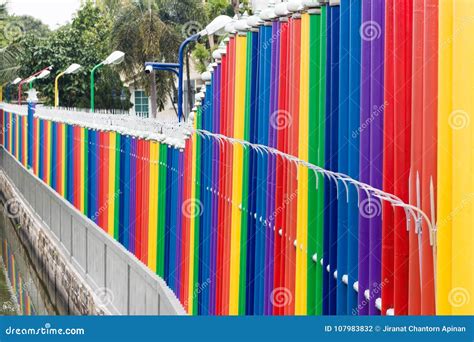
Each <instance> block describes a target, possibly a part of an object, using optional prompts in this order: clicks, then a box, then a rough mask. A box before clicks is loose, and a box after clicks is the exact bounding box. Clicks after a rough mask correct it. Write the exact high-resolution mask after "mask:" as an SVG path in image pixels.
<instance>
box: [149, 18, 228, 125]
mask: <svg viewBox="0 0 474 342" xmlns="http://www.w3.org/2000/svg"><path fill="white" fill-rule="evenodd" d="M232 21H233V19H232V18H230V17H228V16H226V15H220V16H218V17H217V18H215V19H214V20H213V21H211V22H210V23H209V24H208V25H207V26H206V28H205V29H204V30H202V31H201V32H199V33H196V34H195V35H192V36H191V37H189V38H187V39H186V40H185V41H184V42H182V43H181V46H180V47H179V53H178V63H156V62H146V63H145V72H146V73H148V74H149V73H151V72H152V71H153V70H161V71H170V72H173V73H175V74H176V75H177V76H178V120H179V121H181V118H182V117H183V65H184V50H185V48H186V46H187V45H188V44H189V43H191V42H195V41H198V40H199V38H201V37H203V36H206V35H212V34H221V33H222V31H223V29H224V27H225V26H226V25H227V24H229V23H231V22H232Z"/></svg>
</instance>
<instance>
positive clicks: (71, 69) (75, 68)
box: [64, 63, 82, 74]
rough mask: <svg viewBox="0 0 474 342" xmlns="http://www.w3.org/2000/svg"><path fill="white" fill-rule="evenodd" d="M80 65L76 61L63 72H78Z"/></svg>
mask: <svg viewBox="0 0 474 342" xmlns="http://www.w3.org/2000/svg"><path fill="white" fill-rule="evenodd" d="M81 68H82V67H81V66H80V65H79V64H77V63H74V64H71V65H70V66H69V68H67V69H66V70H65V71H64V73H65V74H75V73H76V72H78V71H79V70H80V69H81Z"/></svg>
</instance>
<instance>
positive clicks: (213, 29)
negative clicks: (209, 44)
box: [200, 15, 234, 36]
mask: <svg viewBox="0 0 474 342" xmlns="http://www.w3.org/2000/svg"><path fill="white" fill-rule="evenodd" d="M233 21H234V19H232V18H231V17H229V16H227V15H219V16H218V17H216V18H215V19H214V20H213V21H211V22H210V23H209V24H208V25H207V26H206V28H205V29H204V30H203V31H201V32H200V34H201V36H204V35H212V34H216V35H221V34H224V33H225V27H226V25H227V24H230V23H231V22H233Z"/></svg>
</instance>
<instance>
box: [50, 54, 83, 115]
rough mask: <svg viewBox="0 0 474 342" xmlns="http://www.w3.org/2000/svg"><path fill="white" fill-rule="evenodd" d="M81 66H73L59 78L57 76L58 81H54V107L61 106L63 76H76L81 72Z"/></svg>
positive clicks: (60, 74)
mask: <svg viewBox="0 0 474 342" xmlns="http://www.w3.org/2000/svg"><path fill="white" fill-rule="evenodd" d="M81 68H82V67H81V66H80V65H79V64H76V63H74V64H71V65H70V66H69V68H67V69H66V70H64V71H63V72H60V73H59V74H58V76H56V79H55V80H54V106H55V107H58V106H59V86H58V84H59V78H60V77H62V76H63V75H70V74H76V73H77V72H78V71H79V70H81Z"/></svg>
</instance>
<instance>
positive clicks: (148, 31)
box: [112, 0, 179, 117]
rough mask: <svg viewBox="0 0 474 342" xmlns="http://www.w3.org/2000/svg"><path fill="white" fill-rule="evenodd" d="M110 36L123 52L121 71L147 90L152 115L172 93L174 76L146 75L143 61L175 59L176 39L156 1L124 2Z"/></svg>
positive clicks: (161, 107) (133, 82) (153, 115)
mask: <svg viewBox="0 0 474 342" xmlns="http://www.w3.org/2000/svg"><path fill="white" fill-rule="evenodd" d="M112 37H113V44H114V47H115V48H116V49H119V50H122V51H124V52H125V61H124V63H123V64H121V65H120V70H121V71H122V73H123V75H124V76H125V77H126V79H127V82H128V83H131V84H133V85H135V86H136V87H137V86H139V87H144V88H145V89H149V91H148V92H149V95H150V97H151V104H152V106H151V117H155V115H156V112H157V109H160V110H161V109H163V108H164V105H165V103H166V98H167V97H168V96H169V95H170V94H172V89H173V78H172V75H169V74H162V73H160V74H159V77H158V79H157V78H156V75H155V74H154V73H151V74H150V75H149V76H147V75H146V74H145V73H144V64H145V62H147V61H157V60H158V61H161V60H167V61H169V60H171V61H172V60H174V58H175V53H174V51H177V41H178V40H179V39H177V37H176V35H175V32H174V31H173V30H172V29H170V27H169V26H168V25H166V24H165V23H164V22H163V21H162V20H161V18H160V16H159V11H158V7H157V5H156V3H153V2H151V1H149V0H142V1H133V2H129V3H125V4H124V6H123V7H122V8H121V10H120V11H119V13H118V14H117V15H116V17H115V20H114V24H113V29H112ZM157 93H158V94H160V95H161V96H159V97H158V96H157Z"/></svg>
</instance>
